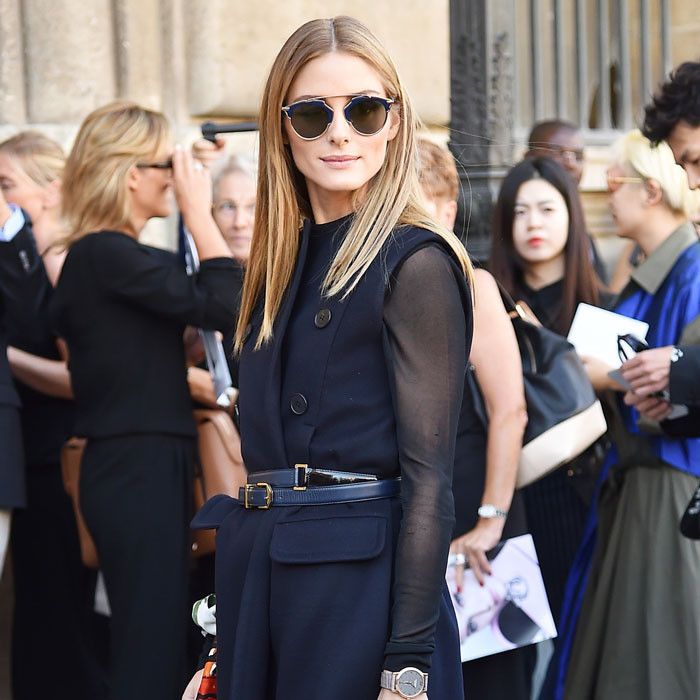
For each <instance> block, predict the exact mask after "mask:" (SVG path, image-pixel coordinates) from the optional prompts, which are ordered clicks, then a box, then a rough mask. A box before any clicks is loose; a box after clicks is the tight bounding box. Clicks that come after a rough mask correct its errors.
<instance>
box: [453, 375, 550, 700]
mask: <svg viewBox="0 0 700 700" xmlns="http://www.w3.org/2000/svg"><path fill="white" fill-rule="evenodd" d="M468 386H469V385H468ZM478 400H480V398H479V397H475V396H472V395H471V394H470V392H469V391H465V393H464V402H463V404H462V412H461V414H460V419H459V432H458V434H457V448H456V451H455V466H454V475H453V479H452V484H453V487H452V488H453V492H454V499H455V516H456V524H455V531H454V538H457V537H459V536H461V535H464V534H465V533H467V532H469V531H470V530H472V529H473V528H474V527H475V526H476V524H477V522H478V520H479V516H478V514H477V510H478V508H479V506H480V505H481V498H482V495H483V493H484V486H485V483H486V449H487V437H488V435H487V432H486V430H485V429H484V425H483V423H482V421H481V418H480V417H479V414H478V412H477V411H476V409H475V401H478ZM527 532H528V528H527V519H526V517H525V508H524V503H523V499H522V497H521V495H520V492H518V491H516V492H515V493H514V494H513V501H512V503H511V506H510V510H509V512H508V518H507V520H506V522H505V525H504V527H503V535H502V539H504V540H505V539H508V538H510V537H517V536H518V535H523V534H525V533H527ZM454 538H453V539H454ZM535 660H536V650H535V647H534V646H527V647H521V648H519V649H513V650H511V651H505V652H502V653H500V654H492V655H491V656H486V657H483V658H481V659H474V660H473V661H468V662H466V663H463V664H462V674H463V677H464V697H465V698H488V699H489V700H529V698H530V693H531V686H532V671H533V669H534V664H535Z"/></svg>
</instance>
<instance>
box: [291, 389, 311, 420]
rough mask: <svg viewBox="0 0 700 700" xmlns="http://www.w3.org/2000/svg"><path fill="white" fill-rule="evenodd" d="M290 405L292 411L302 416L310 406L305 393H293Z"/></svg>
mask: <svg viewBox="0 0 700 700" xmlns="http://www.w3.org/2000/svg"><path fill="white" fill-rule="evenodd" d="M289 407H290V408H291V409H292V413H293V414H294V415H296V416H301V415H303V414H304V413H306V410H307V409H308V408H309V402H308V401H307V400H306V397H305V396H304V394H293V395H292V400H291V401H290V402H289Z"/></svg>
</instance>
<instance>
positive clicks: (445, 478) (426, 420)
mask: <svg viewBox="0 0 700 700" xmlns="http://www.w3.org/2000/svg"><path fill="white" fill-rule="evenodd" d="M384 324H385V355H386V362H387V367H388V371H389V376H390V379H391V382H392V389H393V402H394V410H395V414H396V426H397V427H396V430H397V440H398V445H399V462H400V466H401V478H402V487H401V500H402V508H403V517H402V521H401V528H400V532H399V538H398V549H397V552H396V561H395V580H394V603H393V609H392V627H391V637H390V639H389V642H388V644H387V647H386V658H385V668H387V669H389V670H393V671H396V670H400V669H401V668H404V667H405V666H415V667H417V668H420V669H422V670H425V671H427V670H428V669H429V667H430V661H431V655H432V652H433V649H434V646H435V642H434V635H435V626H436V624H437V620H438V615H439V608H440V598H441V592H442V587H443V585H444V580H445V568H446V564H447V555H448V551H449V546H450V538H451V535H452V529H453V526H454V502H453V499H452V467H453V462H454V453H455V442H456V437H457V423H458V418H459V412H460V407H461V403H462V394H463V389H464V373H465V369H466V364H467V358H468V356H469V347H470V345H471V330H472V328H471V303H470V295H469V291H468V288H467V284H466V282H465V280H464V276H463V275H462V273H461V271H460V270H459V269H458V267H457V265H456V264H455V263H453V262H452V260H451V259H450V258H449V257H448V255H447V253H445V252H444V251H443V250H442V249H441V248H438V247H437V246H436V245H431V246H428V247H425V248H422V249H420V250H419V251H417V252H416V253H414V254H413V255H411V257H410V258H408V260H406V262H405V263H404V264H403V266H402V267H401V269H400V270H399V271H398V273H397V274H396V276H395V280H394V283H393V284H392V285H391V288H390V293H389V296H388V297H387V300H386V302H385V305H384Z"/></svg>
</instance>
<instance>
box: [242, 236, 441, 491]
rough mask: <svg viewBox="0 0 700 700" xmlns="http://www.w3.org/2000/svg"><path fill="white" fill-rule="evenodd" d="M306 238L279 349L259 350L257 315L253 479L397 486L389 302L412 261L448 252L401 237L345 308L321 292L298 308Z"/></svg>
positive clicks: (249, 356)
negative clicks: (298, 471)
mask: <svg viewBox="0 0 700 700" xmlns="http://www.w3.org/2000/svg"><path fill="white" fill-rule="evenodd" d="M309 229H310V224H309V223H308V222H307V223H306V224H305V226H304V228H303V230H302V233H301V242H300V248H299V255H298V258H297V263H296V266H295V270H294V274H293V277H292V280H291V282H290V284H289V287H288V289H287V292H286V294H285V297H284V300H283V303H282V306H281V308H280V311H279V313H278V315H277V319H276V321H275V327H274V336H273V339H272V340H271V342H270V343H268V344H266V345H263V347H262V348H261V349H259V350H257V351H254V350H253V346H254V344H255V340H256V338H257V335H258V332H259V330H260V323H261V315H262V313H261V311H260V310H259V309H258V311H257V313H255V314H254V315H253V319H252V322H251V324H250V326H249V328H248V329H246V333H247V339H246V341H245V343H244V346H243V350H242V353H241V358H240V387H239V388H240V396H239V412H240V427H241V441H242V448H243V458H244V460H245V464H246V467H247V468H248V471H249V472H256V471H261V470H264V469H280V468H284V467H291V466H293V465H294V464H297V463H303V464H308V465H309V466H310V467H314V468H327V469H339V470H344V471H355V472H364V473H372V474H376V475H377V476H379V477H381V478H389V477H393V476H398V475H399V463H398V447H397V444H396V429H395V420H394V411H393V405H392V399H391V389H390V383H389V376H388V373H387V369H386V360H385V356H384V342H385V341H384V323H383V309H384V300H385V295H386V293H387V289H388V288H389V287H390V284H391V280H392V276H393V275H394V273H395V272H396V271H397V270H398V269H399V268H400V266H401V264H402V262H403V261H404V260H406V259H407V258H408V257H410V255H411V254H412V253H414V252H416V251H417V250H418V249H420V248H422V247H424V246H426V245H429V244H438V245H441V246H443V248H444V249H445V250H446V251H448V252H449V249H448V248H447V246H446V244H445V243H444V241H443V240H442V239H441V238H440V237H439V236H437V235H435V234H434V233H432V232H430V231H427V230H425V229H420V228H414V227H403V228H400V229H397V230H396V231H395V232H394V234H393V236H392V237H391V238H390V240H389V241H388V242H387V243H386V244H385V246H384V248H383V250H382V252H381V254H380V255H379V256H377V258H376V259H375V260H374V262H373V263H372V265H371V266H370V268H369V269H368V271H367V273H366V274H365V275H364V276H363V278H362V280H361V281H360V283H359V284H358V285H357V287H356V288H355V289H354V290H353V291H352V293H351V294H349V295H348V296H347V297H346V298H345V299H342V298H341V296H342V295H341V296H335V297H324V296H322V295H321V293H320V290H319V291H318V292H317V293H316V294H315V295H311V297H312V298H311V299H310V300H308V301H306V303H303V304H302V305H301V306H300V305H299V304H296V305H295V300H296V298H297V295H298V292H299V288H300V284H301V283H302V279H303V277H304V264H305V261H306V256H307V250H308V245H309ZM450 254H451V253H450ZM319 286H320V280H319ZM304 299H309V295H308V294H307V295H305V296H304ZM292 310H293V313H294V314H295V317H296V315H297V314H300V315H301V317H300V318H296V321H301V327H302V328H306V329H307V330H306V333H305V334H304V335H303V337H296V335H298V330H297V334H296V335H295V337H294V338H293V339H291V338H286V337H285V336H286V331H287V328H288V325H289V322H290V314H291V313H292ZM296 321H295V328H296V329H298V328H299V323H297V322H296ZM289 342H294V343H301V344H302V346H301V347H302V350H303V352H302V353H300V352H299V351H298V350H299V348H298V347H297V351H296V352H294V357H295V358H296V360H295V361H294V362H290V361H289V357H288V353H287V352H286V348H287V347H288V343H289ZM302 357H303V361H301V360H300V358H302ZM282 387H287V391H286V392H283V390H282Z"/></svg>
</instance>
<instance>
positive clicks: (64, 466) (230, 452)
mask: <svg viewBox="0 0 700 700" xmlns="http://www.w3.org/2000/svg"><path fill="white" fill-rule="evenodd" d="M194 419H195V422H196V424H197V433H198V438H199V440H198V442H199V462H198V465H197V469H196V471H195V476H194V482H193V492H194V506H195V509H196V510H199V509H200V508H201V507H202V506H203V505H204V503H205V502H206V501H207V500H208V499H210V498H211V497H212V496H215V495H216V494H218V493H226V494H228V495H229V496H238V489H239V487H240V486H243V485H244V484H245V482H246V477H247V474H246V470H245V467H244V466H243V457H242V456H241V439H240V437H239V435H238V431H237V430H236V426H235V425H234V424H233V421H232V420H231V417H230V416H229V415H228V413H226V412H225V411H222V410H220V409H219V410H216V409H208V408H202V409H196V410H195V411H194ZM86 444H87V440H85V439H83V438H77V437H73V438H71V439H70V440H68V442H66V444H65V445H64V446H63V448H62V449H61V474H62V476H63V486H64V488H65V490H66V493H67V494H68V496H69V497H70V499H71V501H72V503H73V511H74V512H75V520H76V525H77V528H78V538H79V539H80V556H81V558H82V560H83V564H85V566H87V567H89V568H91V569H97V568H99V559H98V557H97V548H96V547H95V542H94V540H93V539H92V536H91V535H90V532H89V530H88V528H87V525H86V524H85V520H84V519H83V515H82V513H81V511H80V494H79V485H80V463H81V461H82V458H83V452H84V451H85V445H86ZM214 542H215V533H214V532H213V531H212V530H196V531H195V533H194V540H193V543H192V554H193V555H194V556H197V557H201V556H204V555H206V554H211V553H212V552H213V551H214V549H215V545H214Z"/></svg>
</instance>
